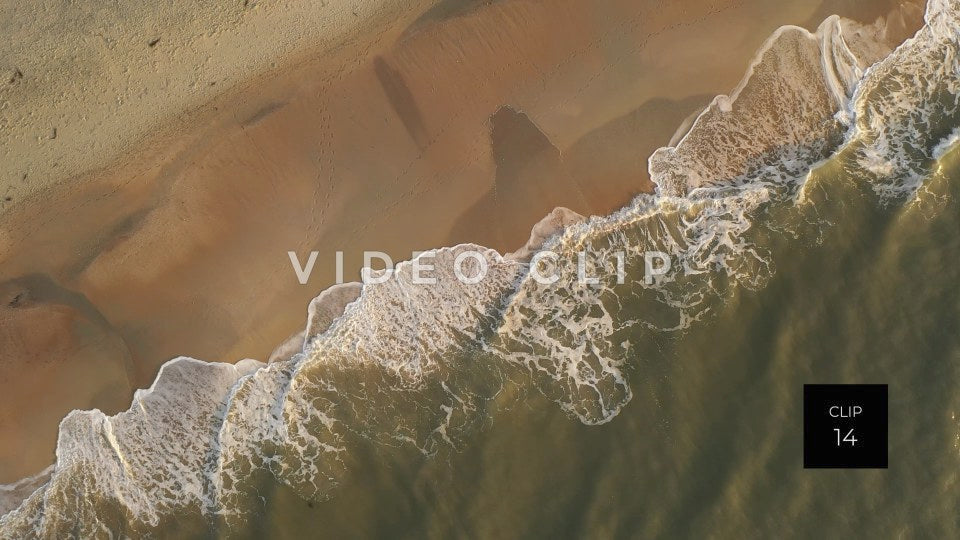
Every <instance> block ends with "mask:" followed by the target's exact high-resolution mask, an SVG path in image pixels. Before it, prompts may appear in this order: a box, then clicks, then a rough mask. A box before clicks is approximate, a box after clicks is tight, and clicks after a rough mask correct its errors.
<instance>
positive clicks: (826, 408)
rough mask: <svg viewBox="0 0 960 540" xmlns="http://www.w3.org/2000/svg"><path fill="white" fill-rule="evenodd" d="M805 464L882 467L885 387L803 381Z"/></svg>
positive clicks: (884, 465) (811, 466)
mask: <svg viewBox="0 0 960 540" xmlns="http://www.w3.org/2000/svg"><path fill="white" fill-rule="evenodd" d="M803 467H804V468H805V469H815V468H843V469H846V468H851V469H886V468H887V385H885V384H805V385H803Z"/></svg>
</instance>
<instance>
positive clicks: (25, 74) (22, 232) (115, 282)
mask: <svg viewBox="0 0 960 540" xmlns="http://www.w3.org/2000/svg"><path fill="white" fill-rule="evenodd" d="M251 3H252V2H251ZM249 4H250V3H248V6H247V10H239V11H236V10H237V9H239V8H238V6H239V4H238V6H234V7H231V8H230V9H231V10H235V11H230V10H227V9H226V8H212V7H211V8H209V9H207V8H203V9H206V11H202V10H201V11H202V13H200V14H198V13H197V10H198V9H200V8H197V7H196V6H192V5H182V6H179V5H178V6H174V8H171V10H170V11H169V12H168V11H163V12H162V13H161V12H157V13H151V14H150V15H149V16H147V17H144V16H142V14H140V15H138V16H135V15H134V14H128V13H121V12H113V11H109V10H108V12H104V13H95V12H89V13H87V14H86V15H85V18H83V19H82V21H80V22H79V23H77V28H79V30H75V29H72V28H71V29H64V30H63V32H64V34H62V35H59V37H58V36H57V35H51V34H50V31H49V29H48V27H43V28H47V29H46V30H44V32H41V34H42V35H41V36H40V37H42V38H43V39H45V40H53V39H59V40H61V41H57V43H58V44H59V45H57V46H56V47H54V46H53V45H49V46H48V45H44V44H43V43H44V42H43V41H42V40H41V43H40V44H39V45H38V46H37V48H35V49H30V47H28V46H26V45H15V46H14V45H11V44H9V43H7V44H5V45H3V47H7V48H6V49H3V48H0V60H3V61H5V62H6V61H7V60H8V58H13V59H15V60H16V66H23V67H15V66H14V65H11V66H9V67H10V74H11V77H12V79H11V81H12V82H10V84H7V85H6V87H5V88H4V89H3V90H2V92H3V94H2V99H3V104H4V105H3V106H2V107H0V127H3V128H4V129H3V130H0V148H2V149H3V152H4V154H3V170H2V171H0V172H2V174H3V175H4V176H3V177H2V180H0V181H2V182H3V184H2V185H0V195H2V196H4V197H6V196H9V197H11V201H7V202H5V203H3V204H4V206H3V208H2V210H0V212H2V213H0V390H2V391H0V411H2V414H0V441H2V444H0V482H7V481H13V480H15V479H17V478H20V477H22V476H25V475H28V474H32V473H35V472H37V471H39V470H42V469H43V468H44V467H46V466H47V465H48V464H49V463H50V462H51V461H52V459H53V448H54V442H55V437H56V427H57V422H58V421H59V418H61V417H62V416H63V415H64V414H65V413H67V412H68V411H69V410H71V409H73V408H90V407H100V408H102V409H104V410H106V411H108V412H113V411H117V410H119V409H121V408H125V407H126V405H127V404H128V402H129V398H130V395H131V394H132V391H133V389H134V388H136V387H145V386H148V385H149V384H150V382H151V381H152V379H153V377H154V375H155V373H156V370H157V368H158V367H159V366H160V364H162V363H163V362H164V361H166V360H168V359H170V358H172V357H175V356H178V355H187V356H193V357H196V358H201V359H205V360H211V361H214V360H217V361H236V360H239V359H241V358H245V357H252V358H258V359H264V360H265V359H267V358H268V356H269V355H270V352H271V351H272V350H273V348H274V347H275V346H276V345H277V344H279V343H281V342H283V341H284V340H285V338H287V337H288V336H290V335H291V334H294V333H296V332H298V331H299V330H301V329H302V328H303V325H304V323H305V312H306V306H307V304H308V302H309V301H310V299H312V298H313V297H314V296H316V295H317V294H318V293H319V292H320V291H321V290H323V289H324V288H325V287H327V286H328V285H330V284H331V283H332V282H333V278H334V252H335V251H337V250H342V251H345V252H346V267H347V268H348V273H347V276H346V277H347V279H348V280H349V279H354V278H355V272H352V271H350V270H349V269H358V268H359V266H360V253H361V252H362V251H363V250H381V251H385V252H387V253H389V254H390V255H391V256H393V257H394V259H395V260H401V259H407V258H409V257H410V253H411V252H412V251H414V250H420V249H426V248H431V247H437V246H442V245H452V244H455V243H460V242H468V241H469V242H477V243H480V244H484V245H488V246H491V247H494V248H497V249H500V250H501V251H512V250H514V249H517V248H519V247H520V246H522V245H523V244H524V242H525V241H526V239H527V237H528V236H529V235H530V228H531V226H533V225H534V224H535V223H536V222H537V221H538V220H540V218H542V217H543V216H544V215H546V214H547V213H549V212H550V211H551V210H552V209H553V208H554V207H555V206H566V207H569V208H571V209H572V210H574V211H575V212H578V213H580V214H584V215H589V214H598V213H607V212H609V211H611V210H613V209H616V208H618V207H620V206H622V205H623V204H625V203H626V202H627V201H629V199H630V198H631V197H632V196H634V195H636V194H637V193H639V192H641V191H646V190H650V189H651V185H650V183H649V179H648V177H647V174H646V158H647V156H649V154H650V153H651V152H652V151H653V150H654V149H655V148H657V147H658V146H662V145H665V144H667V143H668V142H669V141H670V140H671V137H672V136H673V135H674V132H675V130H676V128H677V126H679V125H680V124H681V123H682V122H683V120H684V119H685V118H688V117H690V115H691V114H695V113H696V112H697V111H699V110H700V109H702V107H704V106H705V105H706V104H707V103H708V102H709V100H710V98H712V96H713V95H715V94H717V93H723V92H727V91H729V90H730V89H731V88H733V87H734V85H736V83H737V81H738V80H739V78H740V77H741V75H742V74H743V71H744V68H745V66H746V65H747V63H748V61H749V59H750V58H751V56H752V55H753V53H754V51H755V50H756V49H757V47H758V46H759V45H760V44H761V43H762V42H763V41H764V39H765V38H766V37H767V36H768V35H769V34H770V33H771V32H772V31H773V30H774V29H775V28H776V27H778V26H780V25H782V24H788V23H789V24H803V25H806V26H807V27H808V28H815V27H816V25H817V24H818V23H819V22H820V20H821V19H822V18H823V17H824V16H826V14H828V13H830V12H839V13H840V14H841V15H845V16H849V17H851V18H854V19H860V20H864V21H872V20H873V19H874V18H875V17H876V16H878V15H879V14H881V13H884V12H886V11H887V10H888V8H889V6H888V5H886V4H887V3H881V2H876V1H868V0H863V1H859V2H835V1H829V0H828V1H827V2H824V4H823V5H821V4H820V2H818V1H813V0H795V1H787V2H777V3H771V2H768V1H766V0H748V1H743V2H725V1H705V0H698V1H696V2H675V3H665V2H653V1H641V2H638V1H636V0H604V1H600V2H598V1H595V0H556V1H550V2H527V1H521V0H502V1H499V2H484V1H476V2H454V1H453V0H444V1H443V2H441V3H439V4H438V5H436V6H433V7H430V6H429V5H428V3H426V2H419V3H406V5H403V6H401V5H400V4H402V3H399V2H393V3H391V2H382V1H381V2H377V3H374V2H365V3H363V4H362V5H360V7H358V8H357V14H356V15H354V13H353V11H354V7H353V6H352V5H351V6H335V7H327V8H323V9H325V10H326V11H322V10H321V8H320V7H317V6H313V7H311V6H306V5H299V4H295V3H280V4H277V6H279V7H276V6H269V7H268V6H266V5H264V6H262V7H261V6H258V5H255V3H254V5H253V6H250V5H249ZM880 4H884V5H882V6H881V5H880ZM46 5H48V6H52V7H51V8H50V9H68V8H67V7H66V4H64V5H60V3H59V2H52V3H48V4H46ZM358 5H359V4H358ZM23 9H25V8H21V7H15V6H12V5H9V4H8V5H6V6H4V7H2V8H0V20H3V21H5V22H4V23H3V24H4V29H7V30H11V29H12V30H13V31H17V32H21V33H29V32H28V30H29V31H33V33H34V34H36V33H37V32H36V31H34V30H36V29H35V28H33V27H31V26H30V24H31V23H29V21H27V19H24V17H29V13H28V12H24V11H23ZM70 9H77V8H75V7H72V8H70ZM104 9H107V8H104ZM111 9H112V8H111ZM165 9H166V8H165ZM174 9H180V10H181V11H180V13H179V14H177V12H176V11H174ZM218 10H219V11H218ZM44 13H45V15H43V16H41V17H38V18H39V20H40V22H37V23H35V24H36V25H37V28H40V27H41V26H42V24H45V23H48V22H49V21H47V19H48V18H50V17H51V16H50V15H49V13H47V12H46V11H45V12H44ZM251 13H252V15H251ZM914 14H916V13H915V12H914ZM14 15H15V16H16V17H17V20H20V21H27V22H22V23H21V24H20V25H19V26H17V25H14V24H12V23H11V20H10V19H9V18H10V17H12V16H14ZM201 15H202V16H201ZM54 18H55V17H54ZM186 19H189V22H185V20H186ZM111 21H114V22H115V21H121V22H123V23H124V24H119V25H118V24H108V23H110V22H111ZM59 24H60V27H61V28H62V27H63V23H62V22H61V23H59ZM205 25H206V26H205ZM311 25H313V26H311ZM911 25H913V27H916V25H917V22H916V21H908V22H907V23H905V24H904V27H905V28H906V27H909V26H911ZM15 26H16V27H15ZM48 26H49V25H48ZM101 27H103V28H108V27H109V28H110V30H109V32H108V34H109V35H108V36H106V37H104V36H100V37H96V32H95V31H94V30H96V29H97V28H101ZM24 28H26V30H25V29H24ZM31 28H33V30H31ZM265 29H266V30H269V31H270V32H266V33H264V30H265ZM901 33H902V34H903V35H906V34H907V33H908V32H907V30H906V29H904V30H902V31H901ZM31 35H33V34H31ZM262 35H269V36H271V39H262V38H260V39H257V36H262ZM157 36H160V37H161V38H160V41H159V42H157V43H155V44H154V45H153V46H150V45H149V42H152V40H154V39H156V37H157ZM33 37H36V36H33ZM101 40H102V42H101ZM11 51H12V52H11ZM151 55H153V56H151ZM63 62H66V64H64V63H63ZM71 62H72V63H71ZM3 67H4V66H0V68H3ZM17 72H20V73H21V74H22V77H19V78H18V77H17V76H16V73H17ZM37 74H42V76H39V75H37ZM0 82H3V81H0ZM211 83H213V84H211ZM31 84H32V85H34V86H32V87H31V86H29V85H31ZM20 90H23V91H24V95H23V96H19V97H18V94H16V92H18V91H20ZM131 102H132V103H133V104H134V105H133V106H129V103H131ZM53 127H56V128H57V132H56V138H53V132H52V129H53ZM24 174H26V175H27V176H26V177H25V178H24V177H23V175H24ZM3 190H6V191H3ZM289 250H295V251H297V252H299V253H300V254H301V257H302V258H303V259H305V258H306V254H307V252H309V251H310V250H318V251H319V252H320V257H319V259H318V261H317V267H316V270H315V271H314V273H313V277H312V278H311V280H310V282H309V283H308V284H307V285H305V286H304V285H300V284H299V283H298V281H297V279H296V276H295V274H294V272H293V270H292V268H291V265H290V262H289V260H288V257H287V251H289Z"/></svg>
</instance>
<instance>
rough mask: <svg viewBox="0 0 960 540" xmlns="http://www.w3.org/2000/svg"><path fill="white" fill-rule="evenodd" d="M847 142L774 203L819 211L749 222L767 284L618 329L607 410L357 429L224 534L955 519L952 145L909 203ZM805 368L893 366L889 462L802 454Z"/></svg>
mask: <svg viewBox="0 0 960 540" xmlns="http://www.w3.org/2000/svg"><path fill="white" fill-rule="evenodd" d="M845 159H846V157H845V156H844V155H842V154H841V155H840V156H838V157H836V158H834V159H832V160H831V161H829V162H827V163H826V164H824V165H822V166H820V167H819V168H818V169H816V170H815V171H814V173H813V174H812V175H811V177H810V178H809V179H808V187H807V193H808V198H809V199H810V203H808V204H800V205H798V206H797V207H794V209H792V210H790V211H786V210H784V211H783V212H785V213H787V212H789V213H794V212H795V208H800V209H801V210H800V211H799V214H800V215H801V216H803V217H804V219H801V220H800V221H805V222H806V223H808V224H809V223H815V225H808V226H798V227H796V228H795V229H794V230H793V231H791V232H790V233H786V232H783V233H778V232H777V231H774V230H771V229H769V228H766V227H758V230H757V232H756V234H755V235H754V240H755V241H756V242H758V243H759V244H761V245H762V246H763V247H765V248H766V249H768V250H769V253H770V254H771V259H772V260H773V261H774V262H775V265H776V270H775V272H774V274H773V276H772V278H771V279H770V280H769V282H768V283H767V284H766V286H765V287H762V288H760V289H759V290H756V291H751V290H744V289H742V288H736V289H734V290H733V291H732V292H731V293H730V295H729V296H728V297H727V298H725V300H724V301H722V302H717V303H716V305H715V306H714V312H713V313H712V314H711V315H709V316H708V317H706V318H705V320H704V321H703V322H701V323H697V324H695V325H693V326H692V327H691V328H690V329H688V330H685V331H682V332H679V333H673V334H671V333H660V332H644V331H637V332H634V333H632V334H631V335H630V337H629V339H631V341H632V343H633V345H634V347H632V349H631V350H633V351H642V358H641V357H640V355H637V358H636V359H635V362H634V363H632V364H631V365H630V366H629V372H630V377H631V382H632V384H633V385H634V392H633V399H632V400H631V401H630V402H629V404H628V405H627V406H626V407H624V409H623V410H622V411H621V412H620V414H619V415H617V416H616V417H615V418H613V420H611V421H610V422H608V423H606V424H603V425H599V426H589V425H584V424H583V423H581V422H579V421H577V420H575V419H572V418H570V417H569V416H567V415H565V414H564V413H563V412H562V411H561V410H559V409H558V408H557V407H556V406H555V405H554V404H552V403H550V402H549V401H548V400H546V399H544V398H543V397H539V396H537V395H536V394H532V395H527V396H526V397H525V399H524V400H523V402H522V404H514V405H512V406H509V407H506V408H504V409H502V410H496V411H493V412H492V414H493V418H491V419H490V421H489V422H488V425H486V426H484V427H482V428H481V429H478V430H476V431H475V432H473V433H472V434H471V435H470V436H469V438H468V440H467V441H465V444H464V445H463V448H462V449H461V450H456V451H454V450H441V451H440V452H439V453H438V454H437V455H435V456H433V457H430V458H425V457H423V456H422V455H421V454H420V453H419V452H417V451H416V450H412V449H410V448H400V449H396V448H385V447H383V446H380V445H374V444H370V445H368V446H365V447H363V448H360V449H357V450H358V451H357V452H355V453H354V455H353V456H352V457H353V459H355V462H354V463H353V464H352V465H351V467H350V472H349V473H348V476H347V477H346V478H345V479H344V481H343V483H342V485H341V486H339V487H338V488H336V489H335V490H334V491H333V492H332V493H331V496H332V497H331V499H330V500H327V501H314V502H307V501H305V500H303V499H302V498H301V497H300V496H298V495H296V494H294V493H293V492H292V491H290V490H289V488H284V487H281V486H278V485H276V484H275V483H273V482H266V481H265V482H263V483H262V484H261V489H262V492H261V495H262V496H263V506H262V507H261V508H259V509H258V510H256V511H255V512H254V515H253V516H250V519H249V521H247V522H246V524H245V525H244V526H243V527H241V529H242V532H240V531H238V530H233V531H232V532H231V533H229V534H228V533H226V532H221V533H219V534H220V535H222V536H224V537H234V536H236V537H254V536H262V535H268V536H270V537H277V538H301V537H327V538H355V537H391V538H397V537H400V538H423V537H429V538H445V537H452V536H459V537H486V538H562V537H611V538H625V537H667V538H676V537H778V536H790V537H820V536H823V537H829V538H833V537H843V536H847V535H850V536H855V537H878V538H888V537H941V538H945V537H955V536H957V535H958V534H960V512H958V511H957V508H960V485H958V484H957V481H958V471H960V445H958V436H960V416H958V414H960V392H958V390H957V387H958V381H960V268H958V262H960V202H958V201H960V198H958V196H960V153H958V152H953V153H951V154H948V155H947V156H945V157H944V158H943V159H942V160H941V165H940V167H939V172H937V173H935V174H933V175H932V177H931V178H930V179H929V180H928V182H927V184H926V188H925V189H923V190H921V192H920V193H919V194H918V195H917V197H916V199H915V200H914V201H913V202H910V203H908V204H905V205H900V204H896V205H884V204H881V203H880V202H879V201H878V200H877V198H876V197H875V196H874V195H873V194H872V192H871V191H870V190H869V189H868V188H867V184H866V183H865V182H863V181H861V180H858V179H857V178H856V177H855V176H853V175H852V174H851V173H849V172H846V170H849V169H851V167H845V166H844V160H845ZM814 215H815V216H814ZM794 217H796V216H794ZM814 217H815V218H814ZM764 219H767V220H774V221H776V220H783V219H786V218H785V217H784V216H781V215H777V212H776V211H772V215H768V216H767V217H766V218H764ZM479 360H481V361H482V358H479ZM806 383H883V384H888V385H889V469H886V470H883V469H874V470H871V469H859V470H854V469H851V470H838V469H825V470H818V469H811V470H805V469H803V458H802V442H803V441H802V434H803V431H802V421H803V411H802V403H803V402H802V398H803V396H802V390H803V385H804V384H806Z"/></svg>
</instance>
